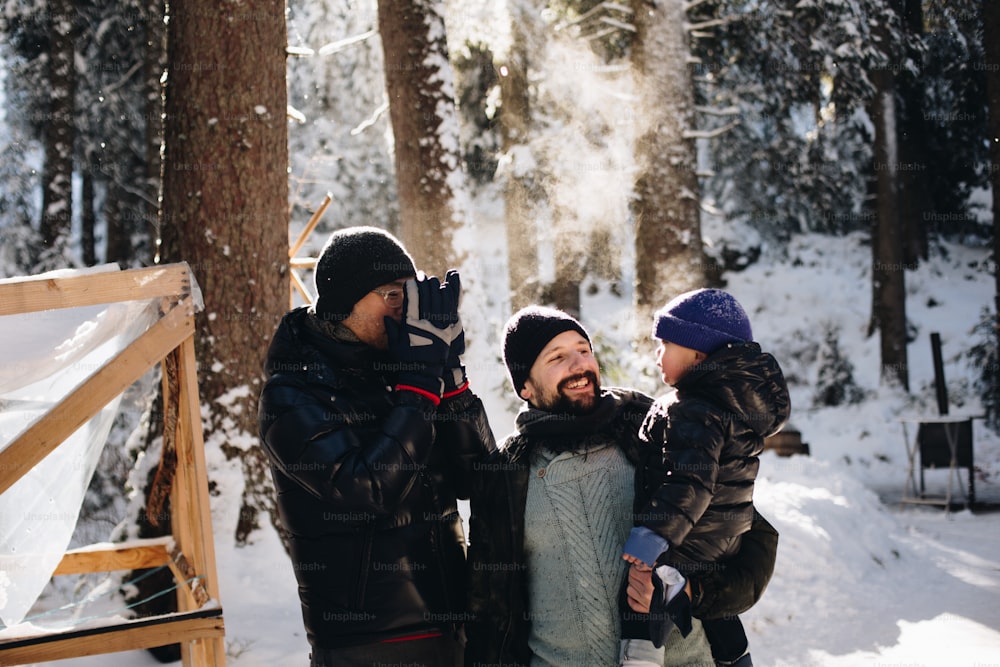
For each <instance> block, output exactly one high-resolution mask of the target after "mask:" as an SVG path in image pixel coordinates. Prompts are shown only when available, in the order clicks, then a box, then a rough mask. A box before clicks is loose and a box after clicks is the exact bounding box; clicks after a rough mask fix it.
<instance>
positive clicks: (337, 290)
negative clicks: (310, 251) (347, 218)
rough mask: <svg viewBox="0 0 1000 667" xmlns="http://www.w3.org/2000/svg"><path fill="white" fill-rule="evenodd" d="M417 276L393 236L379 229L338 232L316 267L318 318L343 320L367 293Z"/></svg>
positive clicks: (350, 229)
mask: <svg viewBox="0 0 1000 667" xmlns="http://www.w3.org/2000/svg"><path fill="white" fill-rule="evenodd" d="M416 273H417V268H416V267H415V266H414V265H413V258H412V257H410V255H409V253H407V252H406V249H405V248H403V245H402V244H401V243H400V242H399V240H398V239H397V238H396V237H395V236H393V235H392V234H390V233H388V232H386V231H384V230H381V229H378V228H377V227H347V228H345V229H338V230H337V231H335V232H334V233H333V234H331V235H330V238H329V239H328V240H327V242H326V245H325V246H324V247H323V252H322V253H321V254H320V257H319V262H317V264H316V272H315V277H314V280H315V284H316V294H317V296H316V305H315V309H316V314H317V315H319V316H320V317H321V318H323V319H325V320H338V321H339V320H343V319H344V318H346V317H347V316H348V315H350V314H351V310H352V309H353V308H354V304H356V303H357V302H358V301H360V300H361V299H362V298H364V296H365V295H366V294H368V292H370V291H372V290H373V289H375V288H376V287H378V286H380V285H385V284H386V283H391V282H392V281H394V280H399V279H400V278H411V277H413V276H415V275H416Z"/></svg>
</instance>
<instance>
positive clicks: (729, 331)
mask: <svg viewBox="0 0 1000 667" xmlns="http://www.w3.org/2000/svg"><path fill="white" fill-rule="evenodd" d="M653 336H654V337H655V338H659V339H660V340H665V341H669V342H671V343H674V344H676V345H681V346H683V347H687V348H690V349H692V350H698V351H699V352H704V353H705V354H711V353H712V352H715V351H716V350H717V349H719V348H720V347H722V346H723V345H725V344H726V343H749V342H750V341H752V340H753V331H752V330H751V328H750V318H748V317H747V314H746V311H744V310H743V307H742V306H741V305H740V304H739V302H738V301H736V299H734V298H733V297H732V295H730V294H728V293H726V292H723V291H722V290H719V289H698V290H693V291H691V292H685V293H684V294H681V295H680V296H677V297H674V298H673V299H672V300H671V301H670V302H669V303H668V304H667V305H665V306H664V307H663V308H661V309H660V310H658V311H656V315H654V316H653Z"/></svg>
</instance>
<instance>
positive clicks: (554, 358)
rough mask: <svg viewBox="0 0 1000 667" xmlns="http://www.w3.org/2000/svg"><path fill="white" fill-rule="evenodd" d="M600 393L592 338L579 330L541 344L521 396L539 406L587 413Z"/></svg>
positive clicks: (598, 372) (564, 333)
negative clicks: (543, 344)
mask: <svg viewBox="0 0 1000 667" xmlns="http://www.w3.org/2000/svg"><path fill="white" fill-rule="evenodd" d="M600 393H601V371H600V368H599V367H598V365H597V359H596V358H595V357H594V351H593V350H592V349H591V347H590V341H588V340H587V339H586V338H584V337H583V336H582V335H580V333H579V332H576V331H564V332H563V333H561V334H559V335H558V336H556V337H555V338H553V339H552V340H550V341H549V343H548V345H546V346H545V347H544V348H542V351H541V353H540V354H539V355H538V358H537V359H535V363H534V364H533V365H532V366H531V372H530V373H529V374H528V379H527V381H526V382H525V383H524V389H522V390H521V398H523V399H525V400H526V401H528V403H530V404H531V406H532V407H535V408H538V409H539V410H545V411H548V412H569V413H571V414H586V413H588V412H590V411H591V410H593V409H594V407H595V406H596V405H597V399H598V397H599V396H600Z"/></svg>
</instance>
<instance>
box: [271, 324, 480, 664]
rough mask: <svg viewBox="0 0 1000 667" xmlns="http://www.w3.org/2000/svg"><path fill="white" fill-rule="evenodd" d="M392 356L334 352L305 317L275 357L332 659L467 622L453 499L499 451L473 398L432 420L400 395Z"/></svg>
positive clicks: (287, 524)
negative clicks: (341, 649)
mask: <svg viewBox="0 0 1000 667" xmlns="http://www.w3.org/2000/svg"><path fill="white" fill-rule="evenodd" d="M396 366H397V365H396V364H394V363H392V361H391V359H390V358H389V357H388V356H387V354H386V353H384V352H380V351H378V350H375V349H374V348H371V347H369V346H367V345H364V344H361V343H348V342H341V341H337V340H334V339H333V338H331V337H329V336H327V335H326V334H324V333H323V332H322V331H321V330H320V329H319V327H318V326H317V324H316V322H315V320H313V316H312V315H311V314H309V312H308V311H307V310H306V309H305V308H299V309H296V310H293V311H291V312H290V313H288V314H287V315H286V316H285V317H284V318H283V320H282V322H281V324H280V326H279V328H278V331H277V333H276V334H275V336H274V339H273V340H272V342H271V347H270V349H269V350H268V355H267V363H266V375H267V381H266V384H265V385H264V389H263V391H262V392H261V396H260V406H259V422H260V424H259V425H260V437H261V442H262V443H263V446H264V448H265V450H266V451H267V454H268V456H269V458H270V461H271V464H272V467H271V470H272V475H273V478H274V485H275V488H276V491H277V505H278V511H279V515H280V518H281V522H282V525H283V527H284V529H285V530H286V531H287V535H288V543H289V547H290V553H291V559H292V565H293V568H294V570H295V576H296V578H297V580H298V584H299V597H300V600H301V602H302V614H303V619H304V622H305V628H306V633H307V635H308V638H309V641H310V643H311V644H312V645H313V646H318V647H322V648H335V647H338V646H345V645H351V644H363V643H369V642H372V641H380V640H384V639H391V638H396V637H402V636H407V635H413V634H420V633H424V632H429V631H435V630H442V631H449V630H451V629H452V628H453V627H454V626H455V625H458V624H461V623H462V622H463V621H464V618H465V614H466V612H465V595H466V581H465V577H464V576H463V572H464V571H465V563H464V561H465V551H464V550H465V539H464V535H463V531H462V526H461V519H460V517H459V514H458V508H457V503H456V499H457V498H467V497H468V491H469V489H468V486H469V479H470V471H471V468H472V465H473V462H474V461H477V460H479V459H480V458H481V457H483V456H485V455H487V454H488V453H489V452H490V451H491V450H493V449H495V445H494V441H493V435H492V433H491V431H490V428H489V424H488V422H487V419H486V413H485V410H484V409H483V406H482V403H481V401H480V400H479V398H478V397H476V396H475V395H474V394H473V393H472V392H471V391H465V392H463V393H462V394H459V395H458V396H456V397H454V398H450V399H446V400H445V401H443V402H442V403H441V405H440V406H439V407H438V408H437V409H436V410H435V409H434V407H433V406H432V404H431V403H430V401H428V400H427V399H424V398H422V397H418V396H417V395H416V394H413V393H412V392H405V391H404V392H394V391H393V390H392V387H393V386H394V385H395V377H394V375H395V371H394V368H395V367H396Z"/></svg>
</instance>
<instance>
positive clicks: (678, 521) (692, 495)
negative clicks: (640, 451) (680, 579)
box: [641, 403, 726, 546]
mask: <svg viewBox="0 0 1000 667" xmlns="http://www.w3.org/2000/svg"><path fill="white" fill-rule="evenodd" d="M662 422H668V423H669V425H670V426H669V430H668V429H667V428H665V427H664V426H663V424H662ZM642 429H643V433H644V439H649V438H654V437H657V435H655V434H662V435H659V437H660V438H664V437H665V438H666V440H667V442H666V458H667V461H666V471H667V472H666V476H665V477H664V478H663V479H662V483H661V484H660V485H659V488H655V489H654V490H653V492H652V498H651V499H650V500H649V504H648V506H647V507H646V508H645V509H644V510H643V512H642V515H641V516H642V517H643V521H642V524H643V525H644V526H646V527H647V528H649V529H650V530H653V531H655V532H656V533H657V534H659V535H660V536H661V537H663V538H664V539H665V540H667V541H668V542H669V543H670V545H671V546H677V545H679V544H681V543H682V542H683V541H684V538H685V537H687V535H688V533H689V532H691V528H692V527H693V526H694V525H695V524H696V523H697V522H698V520H699V519H701V517H702V515H703V514H704V513H705V510H706V509H708V506H709V504H710V503H711V502H712V494H713V493H714V489H715V482H716V478H717V477H718V474H719V456H720V454H721V452H722V447H723V445H724V444H725V440H726V425H725V424H724V423H723V421H722V420H721V419H720V418H719V417H718V415H716V414H714V413H713V412H712V411H709V410H704V409H701V407H700V405H699V404H698V403H690V404H688V405H685V406H684V407H680V406H676V407H675V408H673V409H671V411H670V417H669V420H668V418H667V416H666V413H659V414H658V413H657V411H656V409H655V408H654V409H653V410H650V413H649V415H648V416H647V420H646V423H644V424H643V427H642ZM652 442H654V444H655V445H658V446H660V447H663V446H664V443H663V442H662V440H661V441H659V442H655V441H652Z"/></svg>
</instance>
